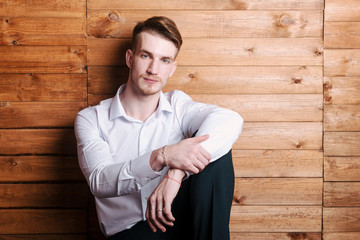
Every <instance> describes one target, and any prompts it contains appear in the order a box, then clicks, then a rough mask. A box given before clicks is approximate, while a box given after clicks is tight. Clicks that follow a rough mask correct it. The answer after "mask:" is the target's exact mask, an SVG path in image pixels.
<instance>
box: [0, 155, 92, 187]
mask: <svg viewBox="0 0 360 240" xmlns="http://www.w3.org/2000/svg"><path fill="white" fill-rule="evenodd" d="M0 166H2V167H1V168H0V182H19V181H20V182H26V181H30V182H35V181H47V182H48V181H58V182H60V181H79V180H80V181H84V180H85V178H84V176H83V174H82V173H81V170H80V167H79V164H78V161H77V157H75V156H71V157H68V156H0Z"/></svg>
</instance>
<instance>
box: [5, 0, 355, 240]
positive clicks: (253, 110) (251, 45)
mask: <svg viewBox="0 0 360 240" xmlns="http://www.w3.org/2000/svg"><path fill="white" fill-rule="evenodd" d="M0 6H1V8H0V29H1V34H0V59H1V61H0V164H1V165H0V166H1V167H0V239H4V240H7V239H15V238H16V239H29V238H31V239H103V238H102V237H101V233H100V232H99V228H98V226H97V222H96V214H95V211H94V202H93V199H92V197H91V196H90V194H89V191H88V187H87V185H86V183H85V181H84V179H83V176H82V174H81V172H80V170H79V167H78V165H77V160H76V148H75V139H74V134H73V128H72V126H73V121H74V117H75V114H76V112H78V111H79V110H80V109H82V108H84V107H86V106H87V105H95V104H96V103H98V102H99V101H100V100H101V99H104V98H107V97H110V96H112V95H113V94H114V93H115V91H116V89H117V87H118V86H119V85H120V84H121V83H123V82H125V81H126V80H127V73H128V70H127V68H126V66H125V62H124V52H125V50H126V49H127V48H128V46H129V42H130V37H131V30H132V28H133V26H134V25H135V24H136V22H137V21H139V20H143V19H146V18H148V17H151V16H154V15H166V16H169V17H171V18H173V19H174V20H175V21H176V23H177V24H178V27H179V29H180V31H181V32H182V34H183V37H184V45H183V47H182V49H181V52H180V54H179V57H178V63H179V67H178V69H177V72H176V73H175V75H174V76H173V77H172V79H171V80H170V81H169V83H168V86H167V88H166V90H171V89H175V88H176V89H181V90H184V91H186V92H188V93H189V94H190V95H191V96H192V97H193V98H194V99H195V100H198V101H204V102H208V103H214V104H218V105H220V106H224V107H227V108H230V109H233V110H235V111H237V112H239V113H240V114H241V115H242V116H243V118H244V120H245V125H244V132H243V134H242V135H241V136H240V138H239V139H238V141H237V142H236V143H235V145H234V148H233V149H234V150H233V155H234V165H235V171H236V187H235V193H234V201H233V208H232V213H231V221H230V229H231V238H232V240H275V239H284V240H285V239H292V240H295V239H308V240H310V239H311V240H320V239H322V238H323V239H325V240H335V239H339V240H343V239H358V238H359V237H360V220H359V219H360V194H359V192H360V177H359V176H360V120H359V119H360V115H359V112H360V108H359V102H360V97H359V96H360V95H359V91H360V81H359V80H360V66H359V65H360V64H359V62H360V14H359V13H360V2H359V1H358V0H347V1H345V0H343V1H340V0H326V2H324V0H302V1H298V0H270V1H251V0H244V1H237V0H216V1H193V0H175V1H170V0H162V1H160V0H153V1H145V0H138V1H130V0H122V1H117V0H101V1H99V0H87V1H86V0H54V1H50V2H45V1H42V0H32V1H27V0H17V1H15V0H4V1H2V3H0ZM29 235H31V236H29Z"/></svg>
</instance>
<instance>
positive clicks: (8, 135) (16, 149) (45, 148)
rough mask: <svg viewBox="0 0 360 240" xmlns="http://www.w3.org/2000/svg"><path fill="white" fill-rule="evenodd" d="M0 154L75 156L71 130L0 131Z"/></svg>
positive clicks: (74, 144) (74, 143)
mask: <svg viewBox="0 0 360 240" xmlns="http://www.w3.org/2000/svg"><path fill="white" fill-rule="evenodd" d="M0 154H5V155H17V154H63V155H75V154H76V141H75V134H74V130H73V129H0Z"/></svg>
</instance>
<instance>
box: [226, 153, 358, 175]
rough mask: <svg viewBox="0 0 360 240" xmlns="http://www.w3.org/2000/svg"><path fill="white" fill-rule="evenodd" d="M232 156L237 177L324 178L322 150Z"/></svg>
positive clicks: (235, 154) (237, 154) (236, 154)
mask: <svg viewBox="0 0 360 240" xmlns="http://www.w3.org/2000/svg"><path fill="white" fill-rule="evenodd" d="M232 155H233V164H234V169H235V176H236V177H290V178H291V177H309V178H312V177H322V171H323V153H322V151H320V150H300V151H299V150H233V151H232ZM359 166H360V165H359Z"/></svg>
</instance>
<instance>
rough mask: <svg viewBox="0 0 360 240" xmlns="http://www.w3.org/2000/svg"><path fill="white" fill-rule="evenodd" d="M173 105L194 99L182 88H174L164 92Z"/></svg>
mask: <svg viewBox="0 0 360 240" xmlns="http://www.w3.org/2000/svg"><path fill="white" fill-rule="evenodd" d="M164 95H165V97H166V98H167V99H168V100H169V102H170V104H171V105H176V104H179V103H182V102H186V101H192V99H191V97H190V96H189V95H187V94H186V93H185V92H183V91H180V90H172V91H169V92H166V93H164Z"/></svg>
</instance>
